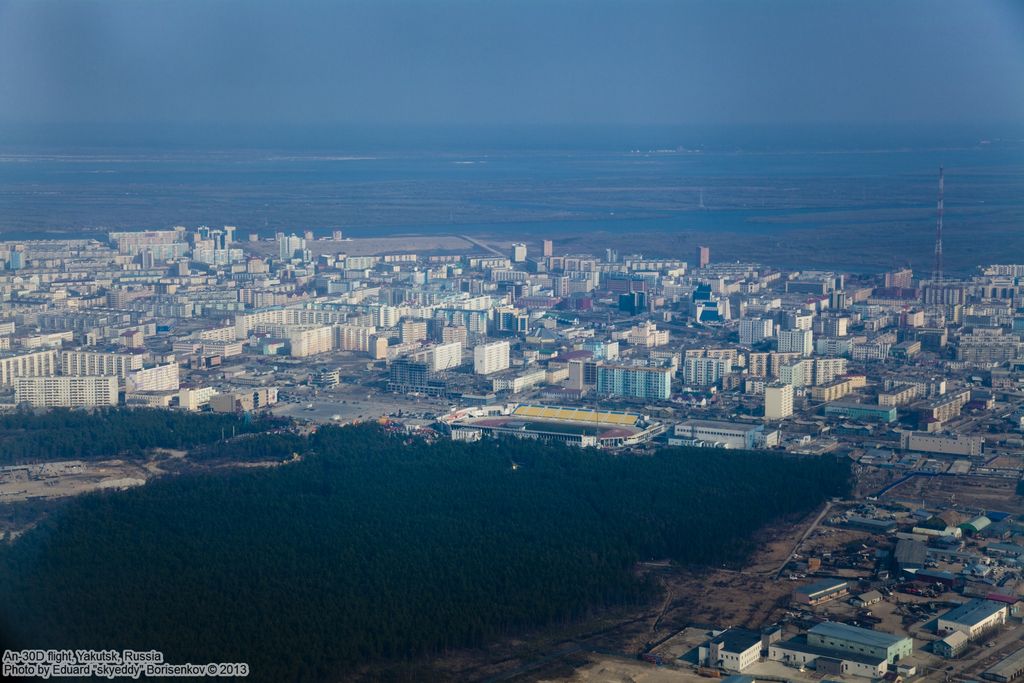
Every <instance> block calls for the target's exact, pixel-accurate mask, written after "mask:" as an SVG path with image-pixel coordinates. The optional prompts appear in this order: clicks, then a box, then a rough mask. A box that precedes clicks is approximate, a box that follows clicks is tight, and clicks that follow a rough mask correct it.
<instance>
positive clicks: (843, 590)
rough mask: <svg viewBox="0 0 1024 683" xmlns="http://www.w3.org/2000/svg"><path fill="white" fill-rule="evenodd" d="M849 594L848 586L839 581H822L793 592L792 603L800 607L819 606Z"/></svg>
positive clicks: (844, 582)
mask: <svg viewBox="0 0 1024 683" xmlns="http://www.w3.org/2000/svg"><path fill="white" fill-rule="evenodd" d="M849 594H850V584H849V583H847V582H846V581H843V580H840V579H822V580H821V581H815V582H814V583H810V584H808V585H806V586H800V587H799V588H797V589H796V590H795V591H793V602H795V603H797V604H800V605H811V606H815V605H821V604H824V603H826V602H830V601H832V600H837V599H839V598H841V597H843V596H845V595H849Z"/></svg>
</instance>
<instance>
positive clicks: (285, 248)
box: [277, 232, 306, 261]
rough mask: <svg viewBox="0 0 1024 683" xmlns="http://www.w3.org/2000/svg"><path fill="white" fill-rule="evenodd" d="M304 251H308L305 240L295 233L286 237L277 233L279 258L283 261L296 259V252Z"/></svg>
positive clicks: (281, 233)
mask: <svg viewBox="0 0 1024 683" xmlns="http://www.w3.org/2000/svg"><path fill="white" fill-rule="evenodd" d="M304 251H306V240H305V239H303V238H302V237H299V236H298V235H296V234H295V233H294V232H293V233H292V234H291V235H285V234H284V233H283V232H279V233H277V256H278V258H280V259H281V260H282V261H289V260H291V259H292V258H294V257H295V253H296V252H304Z"/></svg>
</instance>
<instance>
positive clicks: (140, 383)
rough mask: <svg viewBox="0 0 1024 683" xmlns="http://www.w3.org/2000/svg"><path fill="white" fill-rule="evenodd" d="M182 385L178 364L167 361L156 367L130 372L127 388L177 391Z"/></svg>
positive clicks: (130, 390)
mask: <svg viewBox="0 0 1024 683" xmlns="http://www.w3.org/2000/svg"><path fill="white" fill-rule="evenodd" d="M180 388H181V386H180V384H179V382H178V364H177V363H167V364H166V365H157V366H156V367H154V368H146V369H144V370H136V371H135V372H130V373H128V378H127V380H126V381H125V390H126V391H128V392H129V393H131V392H136V391H177V390H178V389H180Z"/></svg>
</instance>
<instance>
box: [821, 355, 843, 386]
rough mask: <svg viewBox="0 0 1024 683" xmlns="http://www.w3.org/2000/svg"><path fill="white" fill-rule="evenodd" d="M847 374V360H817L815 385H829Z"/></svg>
mask: <svg viewBox="0 0 1024 683" xmlns="http://www.w3.org/2000/svg"><path fill="white" fill-rule="evenodd" d="M845 374H846V359H845V358H815V359H814V383H815V384H828V383H829V382H831V381H832V380H834V379H835V378H836V377H839V376H840V375H845Z"/></svg>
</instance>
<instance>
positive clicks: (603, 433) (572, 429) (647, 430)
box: [444, 404, 665, 449]
mask: <svg viewBox="0 0 1024 683" xmlns="http://www.w3.org/2000/svg"><path fill="white" fill-rule="evenodd" d="M444 421H445V422H447V423H448V425H449V426H450V427H451V431H452V439H454V440H458V441H475V440H477V439H480V438H483V437H484V436H500V435H506V436H515V437H517V438H521V439H537V440H539V441H557V442H561V443H566V444H569V445H571V446H580V447H591V448H605V449H613V448H623V447H626V446H634V445H637V444H641V443H645V442H647V441H650V440H651V439H652V438H654V437H655V436H657V435H658V434H661V433H662V432H664V431H665V425H664V424H662V423H660V422H656V421H653V420H651V419H650V418H648V417H646V416H643V415H639V414H637V413H626V412H620V411H612V410H594V409H592V408H569V407H562V406H536V405H519V404H508V405H504V406H485V407H482V408H472V409H467V410H461V411H457V412H455V413H452V414H451V415H449V416H447V417H446V418H445V419H444Z"/></svg>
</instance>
